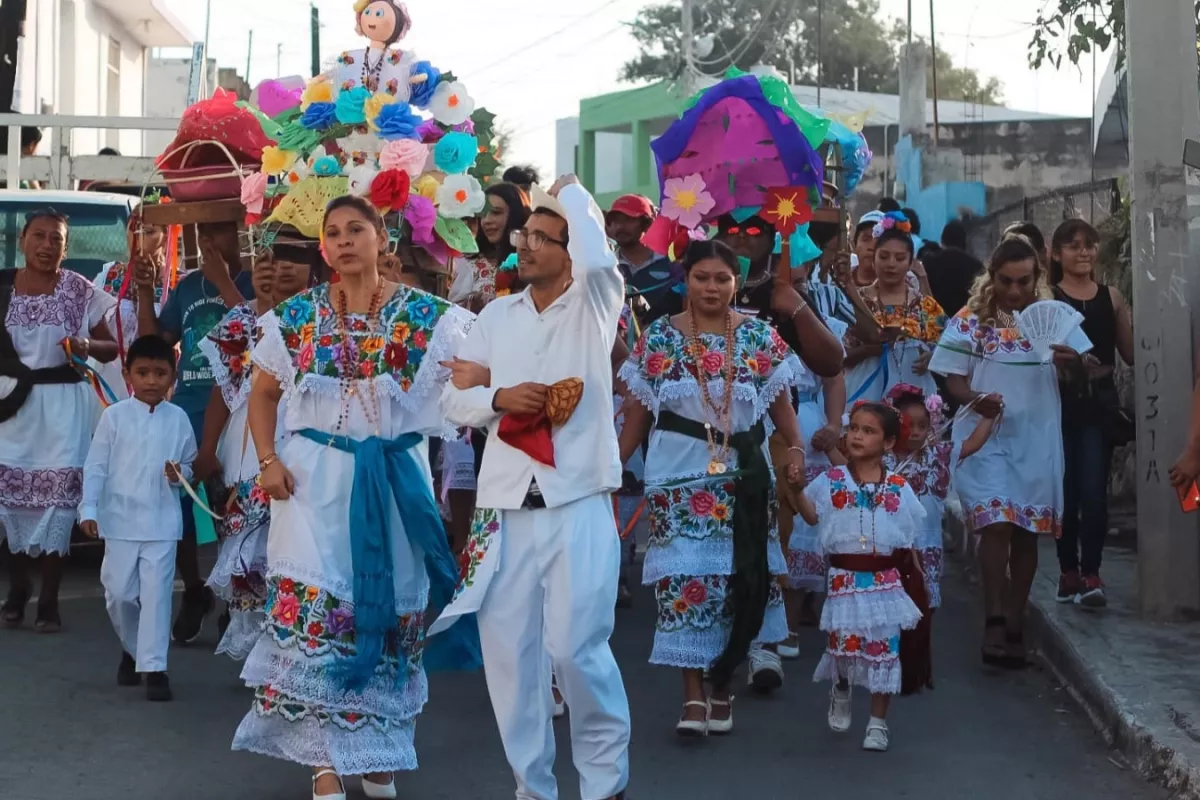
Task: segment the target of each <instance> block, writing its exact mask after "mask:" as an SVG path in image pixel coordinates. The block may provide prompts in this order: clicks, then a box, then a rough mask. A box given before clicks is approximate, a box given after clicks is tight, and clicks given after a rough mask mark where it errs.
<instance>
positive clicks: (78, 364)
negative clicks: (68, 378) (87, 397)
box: [71, 353, 117, 406]
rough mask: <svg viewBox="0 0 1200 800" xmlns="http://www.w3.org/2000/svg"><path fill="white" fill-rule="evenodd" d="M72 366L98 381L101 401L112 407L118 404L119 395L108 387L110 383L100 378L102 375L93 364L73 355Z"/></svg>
mask: <svg viewBox="0 0 1200 800" xmlns="http://www.w3.org/2000/svg"><path fill="white" fill-rule="evenodd" d="M71 365H72V366H74V367H75V369H77V370H79V371H80V372H82V373H83V374H84V376H85V377H87V378H92V379H94V380H95V381H96V385H97V386H99V387H100V392H101V395H100V399H101V400H103V401H104V402H105V403H106V404H107V405H110V406H111V405H113V404H114V403H116V402H117V393H116V392H114V391H113V390H112V387H111V386H109V385H108V381H106V380H104V378H102V377H100V373H99V372H97V371H96V370H95V369H94V368H93V367H92V365H91V364H89V363H88V362H87V361H86V360H84V359H82V358H80V357H79V356H77V355H75V354H74V353H72V354H71Z"/></svg>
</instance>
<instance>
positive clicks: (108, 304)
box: [87, 286, 117, 331]
mask: <svg viewBox="0 0 1200 800" xmlns="http://www.w3.org/2000/svg"><path fill="white" fill-rule="evenodd" d="M116 305H117V301H116V299H115V298H114V297H112V296H110V295H109V293H108V292H106V291H104V290H103V289H97V288H95V287H94V286H91V287H89V297H88V300H87V329H88V330H89V331H90V330H91V329H92V328H94V327H96V326H97V325H99V324H100V322H101V321H102V320H103V319H104V317H105V316H106V315H107V314H108V313H109V312H110V311H112V310H113V309H114V308H115V307H116Z"/></svg>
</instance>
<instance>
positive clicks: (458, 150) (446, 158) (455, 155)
mask: <svg viewBox="0 0 1200 800" xmlns="http://www.w3.org/2000/svg"><path fill="white" fill-rule="evenodd" d="M478 157H479V140H478V139H476V138H475V137H474V136H471V135H470V134H468V133H458V132H456V131H451V132H450V133H447V134H446V135H445V136H443V137H442V139H441V141H439V142H438V143H437V144H436V145H434V147H433V163H434V165H435V166H436V167H437V168H438V169H440V170H441V171H442V172H445V173H446V174H447V175H457V174H459V173H461V172H466V171H467V170H469V169H470V168H471V167H473V166H475V159H476V158H478Z"/></svg>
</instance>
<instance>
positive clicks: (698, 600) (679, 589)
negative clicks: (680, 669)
mask: <svg viewBox="0 0 1200 800" xmlns="http://www.w3.org/2000/svg"><path fill="white" fill-rule="evenodd" d="M654 594H655V598H656V599H657V601H658V623H657V630H658V631H659V632H660V633H671V632H674V631H678V630H681V629H683V628H696V629H701V630H703V629H706V628H711V627H713V626H714V625H719V624H724V623H726V622H728V618H729V617H731V616H732V609H730V608H729V607H728V604H729V602H730V598H729V576H728V575H672V576H671V577H669V578H663V579H662V580H661V581H659V582H658V584H657V585H656V586H655V591H654ZM782 602H783V590H782V589H781V587H780V585H779V582H778V581H772V582H771V590H770V594H769V596H768V599H767V604H768V605H778V604H781V603H782Z"/></svg>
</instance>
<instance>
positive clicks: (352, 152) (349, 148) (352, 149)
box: [337, 133, 383, 173]
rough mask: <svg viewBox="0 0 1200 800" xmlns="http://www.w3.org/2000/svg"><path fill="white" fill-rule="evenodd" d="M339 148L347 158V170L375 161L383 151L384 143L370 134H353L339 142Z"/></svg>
mask: <svg viewBox="0 0 1200 800" xmlns="http://www.w3.org/2000/svg"><path fill="white" fill-rule="evenodd" d="M337 143H338V147H339V148H341V151H342V154H343V155H345V156H346V170H347V173H348V171H349V170H351V169H354V168H355V167H361V166H362V165H363V164H368V163H371V162H373V161H375V159H376V158H378V157H379V151H380V150H381V149H383V141H382V140H380V138H379V137H378V136H374V135H372V134H370V133H352V134H350V135H349V136H346V137H345V138H342V139H338V140H337Z"/></svg>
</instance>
